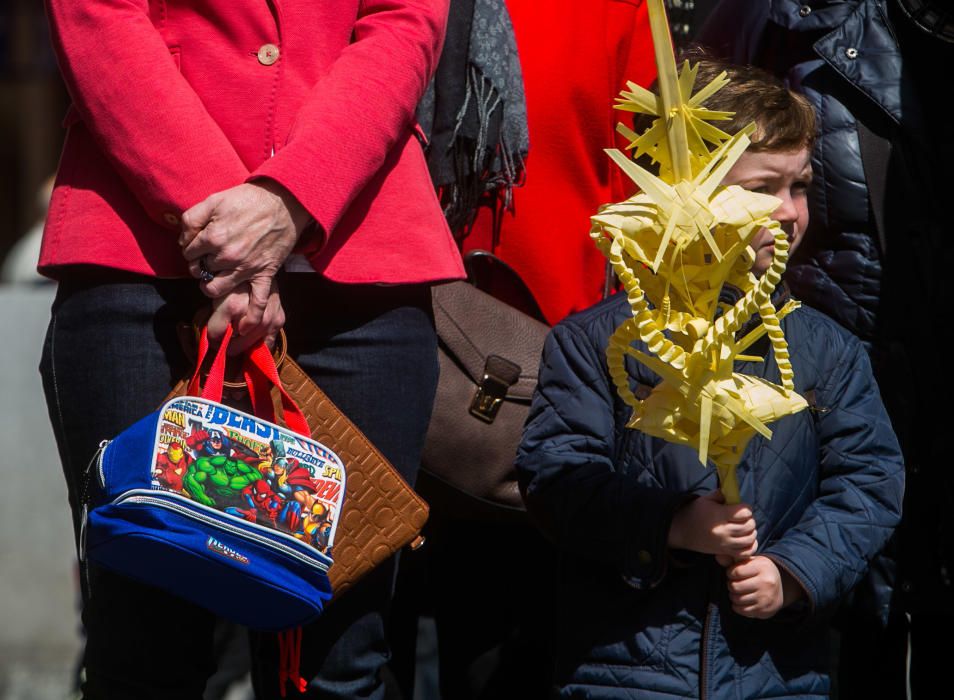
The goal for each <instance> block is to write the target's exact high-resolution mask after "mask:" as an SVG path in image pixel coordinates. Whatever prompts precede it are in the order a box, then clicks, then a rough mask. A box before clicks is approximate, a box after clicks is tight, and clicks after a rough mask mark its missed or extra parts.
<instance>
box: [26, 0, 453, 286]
mask: <svg viewBox="0 0 954 700" xmlns="http://www.w3.org/2000/svg"><path fill="white" fill-rule="evenodd" d="M46 4H47V12H48V15H49V19H50V25H51V34H52V40H53V46H54V48H55V50H56V53H57V56H58V58H59V62H60V68H61V70H62V73H63V77H64V79H65V81H66V85H67V88H68V89H69V92H70V95H71V96H72V98H73V107H72V108H71V110H70V113H69V114H68V115H67V119H66V125H67V126H68V127H69V132H68V135H67V139H66V144H65V145H64V149H63V154H62V157H61V160H60V168H59V172H58V175H57V181H56V186H55V188H54V191H53V198H52V201H51V203H50V211H49V215H48V219H47V226H46V231H45V235H44V241H43V248H42V251H41V255H40V269H41V271H42V272H44V273H46V274H50V275H53V276H56V274H57V267H58V266H61V265H67V264H73V263H92V264H97V265H104V266H108V267H113V268H120V269H123V270H130V271H133V272H139V273H144V274H147V275H157V276H162V277H179V276H187V274H188V273H187V269H186V266H185V263H184V261H183V259H182V255H181V253H180V250H179V246H178V245H177V243H176V240H177V236H178V230H179V216H180V215H181V214H182V212H183V211H185V210H186V209H188V208H189V207H191V206H192V205H194V204H196V203H198V202H200V201H202V200H203V199H205V198H206V197H207V196H209V195H210V194H212V193H214V192H218V191H221V190H224V189H227V188H229V187H232V186H235V185H238V184H241V183H242V182H245V181H248V180H254V179H255V178H259V177H269V178H272V179H274V180H276V181H278V182H279V183H281V184H282V185H284V186H285V187H286V188H287V189H288V190H290V191H291V192H292V194H294V195H295V197H297V198H298V200H299V201H300V202H301V203H302V204H303V205H304V206H305V208H306V209H307V210H308V211H309V212H310V213H311V214H312V216H313V217H314V218H315V220H316V221H317V222H318V223H319V224H320V227H321V229H322V230H323V231H325V232H328V235H327V239H324V238H323V237H320V236H321V234H316V236H319V238H317V239H316V240H313V241H307V242H305V243H310V244H311V245H312V247H313V250H312V252H311V253H310V254H309V259H310V261H311V263H312V266H313V267H314V268H315V269H316V270H318V271H319V272H321V273H323V274H324V275H325V276H327V277H328V278H330V279H332V280H336V281H340V282H387V283H404V282H421V281H430V280H438V279H448V278H455V277H459V276H460V275H461V266H460V262H459V255H458V253H457V251H456V248H455V246H454V243H453V240H452V239H451V236H450V234H449V232H448V230H447V225H446V223H445V221H444V218H443V216H442V214H441V211H440V207H439V205H438V203H437V201H436V199H435V196H434V192H433V187H432V185H431V181H430V178H429V177H428V173H427V168H426V165H425V162H424V158H423V154H422V151H421V147H420V145H419V143H418V142H417V140H416V138H415V136H414V111H415V107H416V105H417V102H418V100H419V99H420V96H421V95H422V93H423V92H424V88H425V86H426V84H427V81H428V79H429V77H430V75H431V73H432V72H433V70H434V67H435V65H436V61H437V57H438V55H439V52H440V48H441V42H442V37H443V31H444V23H445V20H446V14H447V6H448V0H336V1H335V2H313V1H311V0H273V1H272V2H268V1H267V0H229V1H226V0H189V1H188V2H187V1H185V0H47V3H46ZM273 8H274V13H273V11H272V10H273ZM273 153H274V156H273Z"/></svg>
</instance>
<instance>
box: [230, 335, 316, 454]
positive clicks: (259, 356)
mask: <svg viewBox="0 0 954 700" xmlns="http://www.w3.org/2000/svg"><path fill="white" fill-rule="evenodd" d="M244 374H245V383H246V384H247V385H248V395H249V398H250V399H251V400H252V408H253V409H254V411H255V415H257V416H261V417H262V418H265V419H266V420H271V421H274V420H275V407H274V404H273V403H272V394H271V388H272V387H273V386H274V387H275V388H277V389H278V394H279V396H280V397H281V400H282V414H283V415H284V417H285V423H286V424H287V425H288V427H289V428H291V429H292V430H294V431H295V432H296V433H299V434H301V435H304V436H306V437H311V428H309V427H308V420H307V419H306V418H305V414H304V412H302V410H301V408H300V407H299V406H298V404H297V403H295V400H294V399H293V398H292V397H291V395H290V394H289V393H288V391H287V390H286V389H285V387H284V386H283V385H282V380H281V377H279V376H278V368H277V367H276V366H275V360H274V358H273V357H272V353H271V351H270V350H269V349H268V347H266V345H265V343H264V342H260V343H256V345H255V346H254V347H253V348H251V350H249V352H248V355H246V357H245V367H244ZM256 376H257V378H256Z"/></svg>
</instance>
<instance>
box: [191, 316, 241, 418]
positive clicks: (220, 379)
mask: <svg viewBox="0 0 954 700" xmlns="http://www.w3.org/2000/svg"><path fill="white" fill-rule="evenodd" d="M231 339H232V326H231V325H229V326H227V327H226V328H225V334H224V335H223V336H222V342H221V343H220V344H219V349H218V351H217V352H216V353H215V358H214V359H213V360H212V366H211V367H210V368H209V374H208V376H207V377H206V379H205V386H201V381H202V377H201V371H202V365H203V364H204V363H205V358H206V355H208V353H209V329H208V327H206V326H203V327H202V332H201V333H200V334H199V346H198V352H197V353H196V358H195V372H194V373H193V374H192V379H190V380H189V388H188V390H187V391H186V393H187V394H189V395H190V396H201V397H202V398H203V399H209V400H210V401H221V400H222V389H223V386H224V384H225V358H226V350H227V349H228V346H229V341H230V340H231ZM200 386H201V393H200Z"/></svg>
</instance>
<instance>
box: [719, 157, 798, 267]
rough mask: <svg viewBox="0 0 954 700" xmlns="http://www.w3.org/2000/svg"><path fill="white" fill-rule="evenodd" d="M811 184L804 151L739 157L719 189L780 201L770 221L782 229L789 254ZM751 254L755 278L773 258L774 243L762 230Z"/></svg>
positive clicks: (792, 249)
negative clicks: (734, 187)
mask: <svg viewBox="0 0 954 700" xmlns="http://www.w3.org/2000/svg"><path fill="white" fill-rule="evenodd" d="M811 181H812V165H811V152H810V151H809V150H808V148H802V149H801V150H798V151H792V152H787V153H781V152H777V153H773V152H770V151H764V152H761V153H748V152H746V153H743V154H742V157H741V158H739V159H738V160H737V161H736V163H735V165H733V166H732V169H731V170H730V171H729V173H728V175H726V176H725V179H724V180H723V181H722V184H723V185H739V186H741V187H744V188H745V189H747V190H751V191H753V192H760V193H762V194H770V195H772V196H773V197H778V198H779V199H781V200H782V204H781V205H780V206H779V208H778V209H776V210H775V212H774V213H773V214H772V218H773V219H775V221H778V222H779V223H780V224H781V225H782V230H783V231H784V232H785V234H786V235H787V236H788V242H789V244H791V249H790V251H789V252H790V253H793V252H795V248H797V247H798V244H799V243H801V242H802V236H803V235H804V234H805V228H806V227H807V226H808V186H809V185H810V184H811ZM749 245H750V246H751V247H752V249H753V250H754V251H755V264H753V265H752V272H753V273H754V274H755V276H756V277H761V276H762V274H763V273H764V272H765V271H766V270H767V269H768V268H769V265H770V264H771V263H772V258H773V256H774V255H775V239H774V238H772V235H771V234H770V233H769V232H768V231H767V230H765V229H762V230H761V231H759V232H758V233H757V234H755V236H754V237H753V238H752V241H751V242H750V243H749Z"/></svg>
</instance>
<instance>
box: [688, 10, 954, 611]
mask: <svg viewBox="0 0 954 700" xmlns="http://www.w3.org/2000/svg"><path fill="white" fill-rule="evenodd" d="M700 41H701V42H702V43H704V44H706V45H708V46H710V47H711V48H713V49H714V50H715V51H716V52H717V53H720V54H722V55H724V56H726V57H727V58H729V59H730V60H732V61H734V62H737V63H752V64H755V65H759V66H762V67H763V68H766V69H768V70H770V71H772V72H774V73H775V74H776V75H778V76H780V77H782V78H784V79H786V80H787V81H788V82H789V84H790V85H791V86H792V87H793V88H794V89H796V90H798V91H800V92H802V93H803V94H804V95H805V96H806V97H808V99H809V100H810V101H811V102H812V104H813V105H814V107H815V110H816V113H817V115H818V140H817V143H816V147H815V151H814V154H813V158H812V168H813V170H814V182H813V188H812V191H811V193H810V200H809V206H810V211H811V224H810V226H809V228H808V231H807V232H806V234H805V238H804V242H803V243H802V245H801V247H800V248H799V250H798V251H797V252H796V254H795V255H794V256H793V258H792V261H791V263H790V265H789V270H788V273H787V275H786V279H787V281H788V283H789V285H790V287H791V288H792V290H793V292H794V293H795V295H796V296H797V297H798V298H799V299H802V300H804V301H805V302H806V303H808V304H810V305H812V306H814V307H815V308H818V309H820V310H822V311H824V312H825V313H826V314H828V315H829V316H831V317H832V318H834V319H835V320H837V321H838V322H839V323H840V324H841V325H843V326H844V327H845V328H847V329H848V330H850V331H851V332H852V333H854V334H855V335H857V336H858V337H859V338H860V339H861V340H862V341H863V342H864V343H865V345H866V346H867V347H868V349H869V351H870V353H871V359H872V363H873V365H874V371H875V376H876V378H877V380H878V383H879V385H880V386H881V391H882V395H883V397H884V401H885V405H886V406H887V409H888V413H889V415H890V416H891V421H892V424H893V426H894V429H895V431H896V433H897V435H898V438H899V440H900V442H901V445H902V448H903V450H904V457H905V463H906V465H907V468H908V476H909V479H908V493H907V496H906V501H905V503H906V508H905V512H906V515H905V519H904V523H903V524H902V526H901V528H900V530H899V543H898V547H897V550H898V557H899V563H900V567H901V589H902V590H903V591H904V592H905V593H907V596H906V601H905V603H906V608H907V609H908V610H909V611H917V610H919V609H923V608H926V609H928V610H930V611H932V612H937V611H942V610H943V611H947V612H948V613H954V583H952V578H954V577H952V575H951V574H950V572H951V571H954V470H951V469H950V468H949V466H948V465H949V462H950V458H949V456H948V443H947V434H948V432H949V430H950V424H951V422H952V420H954V406H951V404H950V402H949V401H947V399H946V396H945V394H946V393H947V392H949V391H950V387H951V382H950V379H949V377H950V372H949V370H948V369H947V365H946V359H947V352H946V348H947V338H946V335H947V333H948V330H947V328H948V326H947V323H946V321H944V320H940V321H939V317H938V314H939V313H942V314H943V313H948V312H949V309H951V308H952V305H954V294H952V291H954V285H951V284H950V281H949V280H948V277H949V275H950V270H951V269H954V246H952V242H954V241H952V237H951V235H950V224H949V220H950V213H949V209H950V207H949V204H948V201H949V199H950V194H949V193H948V192H947V191H946V190H947V189H948V184H947V183H948V182H949V174H948V167H949V163H950V162H951V159H952V158H954V135H952V133H951V130H950V126H949V123H948V122H949V119H948V116H947V114H946V113H945V112H944V111H943V109H944V107H943V100H942V99H941V98H940V97H939V95H938V93H937V90H938V89H939V86H940V85H942V84H944V79H943V78H942V77H941V75H940V73H939V72H938V71H941V70H944V69H943V68H942V66H946V65H950V61H951V60H952V59H954V47H952V46H950V45H945V44H943V42H940V41H937V40H934V39H932V38H930V37H928V36H927V35H926V34H923V33H922V32H921V31H920V30H918V29H917V28H915V27H914V26H913V25H911V23H910V22H909V21H908V20H907V19H905V18H904V17H903V15H902V14H901V12H900V10H899V9H898V7H897V3H896V2H890V3H888V2H886V1H885V0H840V1H838V2H835V1H833V0H761V1H757V2H752V1H750V0H724V1H723V2H722V3H720V5H719V6H718V7H717V8H716V10H715V11H714V12H713V13H712V14H711V15H710V17H709V19H708V22H707V24H706V27H705V28H704V29H703V31H702V34H701V36H700ZM902 58H903V60H902ZM865 139H867V141H868V143H877V144H880V145H879V146H878V148H877V149H875V148H870V147H864V148H863V146H862V143H863V142H864V140H865ZM863 154H865V155H864V157H863ZM939 395H940V396H942V397H943V398H941V405H942V408H941V410H927V406H930V405H931V404H933V403H935V402H936V400H937V399H938V398H939ZM881 563H882V566H881V570H882V571H883V572H884V574H885V575H884V576H881V577H875V578H872V579H869V580H868V581H866V582H865V586H864V587H863V588H864V590H862V591H861V593H862V601H865V602H863V604H862V605H863V607H864V608H868V607H870V606H871V605H872V604H873V605H874V610H875V611H876V612H877V613H879V614H880V615H881V616H882V617H884V616H885V615H886V610H887V604H888V601H889V599H890V590H889V585H890V584H891V583H892V579H893V575H892V574H891V573H890V571H891V567H890V566H889V562H887V561H886V560H882V562H881ZM861 609H862V608H861V607H859V608H857V609H856V612H857V611H858V610H861Z"/></svg>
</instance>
